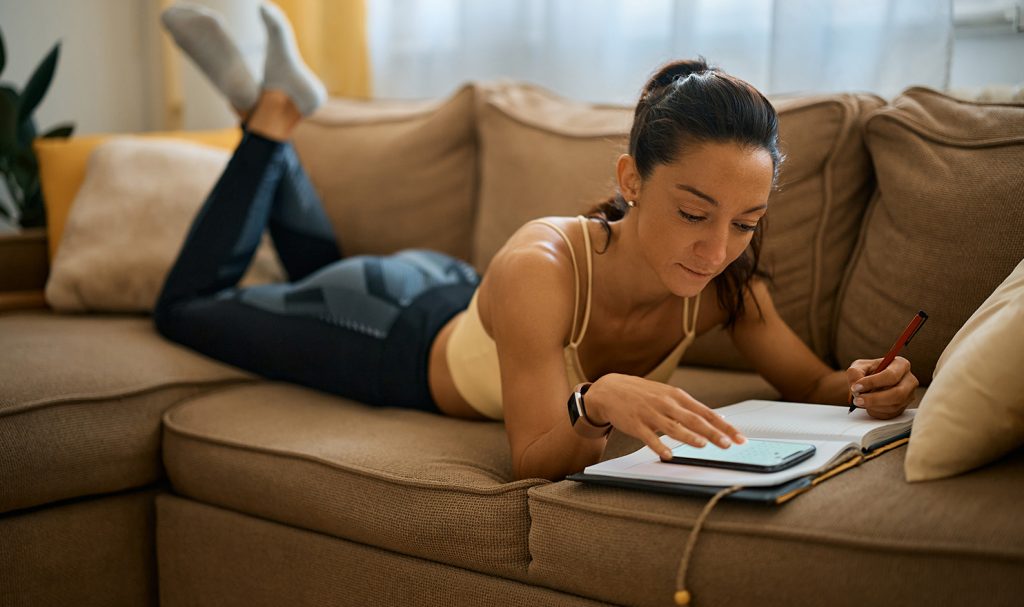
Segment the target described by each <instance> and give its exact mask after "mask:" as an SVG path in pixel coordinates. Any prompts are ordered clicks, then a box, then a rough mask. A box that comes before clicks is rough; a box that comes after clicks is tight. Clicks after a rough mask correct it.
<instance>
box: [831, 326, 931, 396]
mask: <svg viewBox="0 0 1024 607" xmlns="http://www.w3.org/2000/svg"><path fill="white" fill-rule="evenodd" d="M926 320H928V314H927V313H925V311H924V310H918V312H917V315H916V316H914V318H913V319H912V320H911V321H910V324H909V325H907V328H906V329H903V334H902V335H900V338H899V339H897V340H896V343H894V344H893V345H892V347H891V348H889V351H888V352H887V353H886V355H885V358H883V359H882V362H881V363H879V364H878V367H876V368H875V370H874V371H872V372H871V373H868V375H874V374H875V373H881V372H882V371H885V368H886V367H888V366H889V364H890V363H891V362H892V361H894V360H896V357H897V356H898V355H899V353H900V350H902V349H903V346H905V345H907V344H909V343H910V340H911V339H913V338H914V336H915V335H917V332H918V331H920V330H921V326H922V325H924V321H926ZM856 408H857V405H855V404H853V393H852V392H851V393H850V410H849V411H847V412H846V414H847V415H849V414H850V413H852V412H853V410H854V409H856Z"/></svg>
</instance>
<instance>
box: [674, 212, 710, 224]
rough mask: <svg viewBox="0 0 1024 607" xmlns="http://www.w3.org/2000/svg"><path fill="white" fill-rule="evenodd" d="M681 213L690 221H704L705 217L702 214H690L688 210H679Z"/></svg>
mask: <svg viewBox="0 0 1024 607" xmlns="http://www.w3.org/2000/svg"><path fill="white" fill-rule="evenodd" d="M679 215H680V216H681V217H682V218H683V219H685V220H686V221H689V222H690V223H697V222H698V221H704V219H705V217H703V216H702V215H690V214H689V213H687V212H686V211H679Z"/></svg>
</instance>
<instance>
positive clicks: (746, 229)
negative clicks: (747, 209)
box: [733, 223, 757, 232]
mask: <svg viewBox="0 0 1024 607" xmlns="http://www.w3.org/2000/svg"><path fill="white" fill-rule="evenodd" d="M733 225H735V226H736V229H737V230H739V231H740V232H753V231H754V230H756V229H757V224H756V223H755V224H754V225H748V224H745V223H737V224H733Z"/></svg>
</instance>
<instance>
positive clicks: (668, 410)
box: [585, 373, 747, 461]
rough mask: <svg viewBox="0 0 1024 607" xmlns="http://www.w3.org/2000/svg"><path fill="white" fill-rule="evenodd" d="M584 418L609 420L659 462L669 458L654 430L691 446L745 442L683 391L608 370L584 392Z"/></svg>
mask: <svg viewBox="0 0 1024 607" xmlns="http://www.w3.org/2000/svg"><path fill="white" fill-rule="evenodd" d="M585 402H586V407H587V417H588V418H590V420H591V421H592V422H594V423H595V424H603V423H604V422H611V424H612V426H614V427H615V428H616V429H618V430H620V431H622V432H625V433H626V434H629V435H630V436H635V437H636V438H638V439H640V440H642V441H643V442H644V443H645V444H646V445H647V446H648V447H650V448H651V449H652V450H654V452H655V453H657V454H658V456H659V457H660V458H661V459H662V460H663V461H667V460H670V459H672V451H671V450H670V449H669V448H668V447H666V446H665V444H664V443H662V442H661V440H660V439H659V438H658V435H657V433H658V432H661V433H662V434H664V435H666V436H669V437H671V438H674V439H676V440H678V441H681V442H684V443H686V444H688V445H693V446H694V447H703V446H704V445H706V444H707V441H709V440H710V441H712V442H713V443H715V444H716V445H718V446H719V447H722V448H723V449H724V448H728V447H729V445H731V444H732V443H734V442H735V443H736V444H743V443H745V442H746V441H747V439H746V437H744V436H743V435H742V434H740V431H739V430H737V429H736V428H734V427H733V426H732V425H730V424H729V423H728V422H726V421H725V419H724V418H723V417H722V416H721V415H720V414H718V413H716V412H715V411H714V410H713V409H711V408H709V407H708V406H706V405H704V404H702V403H701V402H700V401H698V400H697V399H695V398H693V397H692V396H690V395H689V394H687V393H686V391H685V390H683V389H681V388H677V387H675V386H669V385H667V384H662V383H659V382H655V381H651V380H649V379H644V378H642V377H636V376H633V375H621V374H618V373H609V374H608V375H604V376H602V377H601V378H600V379H598V380H597V381H596V382H594V383H593V385H592V386H590V388H589V389H588V390H587V396H586V400H585Z"/></svg>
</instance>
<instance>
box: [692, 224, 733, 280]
mask: <svg viewBox="0 0 1024 607" xmlns="http://www.w3.org/2000/svg"><path fill="white" fill-rule="evenodd" d="M728 245H729V235H728V233H723V232H722V231H720V230H714V231H713V232H710V233H708V234H706V235H705V237H704V238H702V239H701V240H699V241H697V244H696V245H695V246H694V252H695V253H696V254H697V257H698V258H699V259H700V260H701V262H703V263H704V264H707V265H705V266H704V267H703V268H701V270H708V271H710V270H717V269H718V268H719V267H721V265H722V263H723V262H724V261H725V256H726V255H727V254H728Z"/></svg>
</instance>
